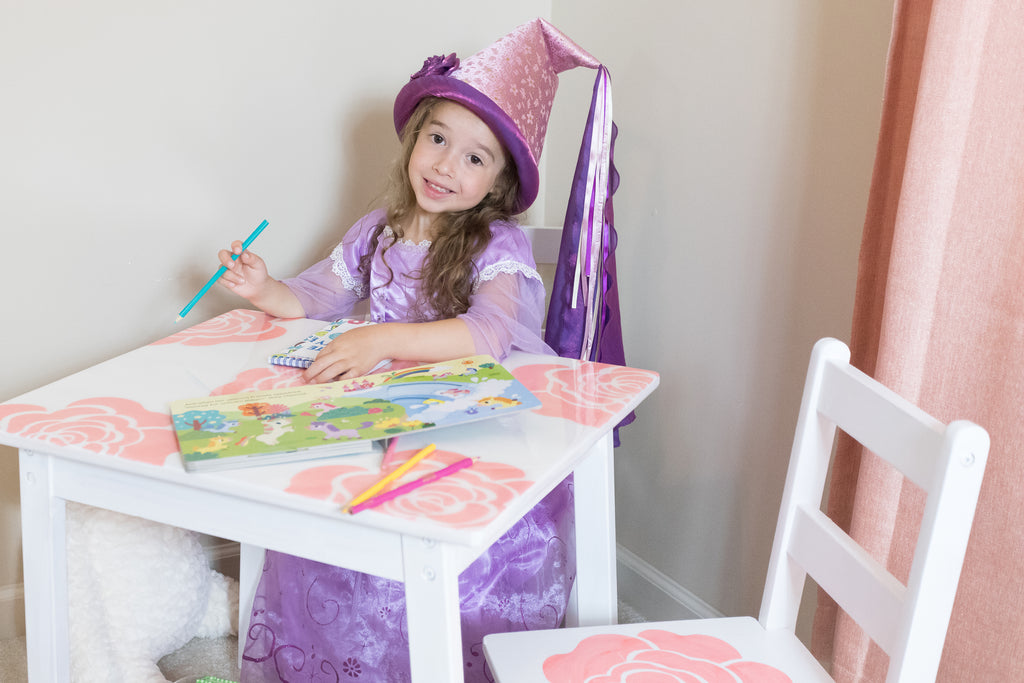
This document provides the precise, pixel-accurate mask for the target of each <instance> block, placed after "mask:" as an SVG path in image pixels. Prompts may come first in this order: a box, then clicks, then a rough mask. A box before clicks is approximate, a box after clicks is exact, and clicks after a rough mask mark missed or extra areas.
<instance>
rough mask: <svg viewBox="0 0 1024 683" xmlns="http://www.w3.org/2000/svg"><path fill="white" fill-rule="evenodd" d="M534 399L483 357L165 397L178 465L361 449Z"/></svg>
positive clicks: (232, 463)
mask: <svg viewBox="0 0 1024 683" xmlns="http://www.w3.org/2000/svg"><path fill="white" fill-rule="evenodd" d="M537 407H540V401H539V400H538V399H537V398H536V397H535V396H534V395H533V394H531V393H530V391H529V390H528V389H526V387H525V386H523V385H522V384H521V383H520V382H519V381H518V380H517V379H516V378H515V377H513V376H512V373H510V372H509V371H508V370H507V369H506V368H505V367H503V366H502V365H500V364H499V363H498V362H496V361H495V360H494V359H493V358H492V357H490V356H470V357H468V358H460V359H456V360H451V361H445V362H441V363H430V364H425V365H419V366H415V367H411V368H404V369H401V370H390V371H387V372H382V373H377V374H373V375H366V376H365V377H357V378H354V379H349V380H342V381H339V382H331V383H327V384H309V385H304V386H299V387H289V388H282V389H270V390H266V391H256V392H247V393H242V394H231V395H222V396H209V397H204V398H194V399H186V400H179V401H174V402H172V403H171V415H172V417H173V420H174V428H175V432H176V434H177V437H178V445H179V449H180V451H181V454H182V459H183V461H184V465H185V469H187V470H189V471H197V470H210V469H218V468H226V467H242V466H248V465H256V464H263V463H273V462H282V461H291V460H299V459H308V458H312V457H328V456H334V455H344V454H348V453H365V452H367V450H368V449H370V448H372V447H374V446H375V447H377V448H379V445H378V444H371V442H374V441H377V440H380V439H386V438H388V437H392V436H397V435H399V434H406V433H409V432H415V431H423V430H427V429H436V428H440V427H448V426H452V425H458V424H463V423H466V422H471V421H476V420H483V419H487V418H491V417H496V416H499V415H505V414H509V413H512V412H514V411H518V410H527V409H531V408H537Z"/></svg>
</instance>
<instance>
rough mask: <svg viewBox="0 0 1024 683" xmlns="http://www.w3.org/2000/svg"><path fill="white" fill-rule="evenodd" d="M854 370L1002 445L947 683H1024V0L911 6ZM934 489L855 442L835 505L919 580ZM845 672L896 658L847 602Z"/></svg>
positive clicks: (894, 50) (900, 34) (904, 4)
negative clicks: (920, 533)
mask: <svg viewBox="0 0 1024 683" xmlns="http://www.w3.org/2000/svg"><path fill="white" fill-rule="evenodd" d="M851 347H852V352H853V362H854V364H855V365H857V366H858V367H860V368H861V369H863V370H864V371H865V372H867V373H868V374H870V375H873V376H875V377H877V378H878V379H879V380H881V381H882V382H884V383H885V384H887V385H889V386H890V387H892V388H893V389H894V390H896V391H897V392H899V393H900V394H902V395H904V396H905V397H907V398H908V399H910V400H911V401H914V402H915V403H918V404H919V405H921V406H922V407H923V408H924V409H925V410H927V411H929V412H931V413H932V414H934V415H935V416H936V417H938V418H939V419H942V420H944V421H948V420H952V419H958V418H966V419H970V420H973V421H975V422H977V423H978V424H980V425H982V426H983V427H985V428H986V429H987V430H988V432H989V434H990V436H991V438H992V448H991V452H990V455H989V461H988V467H987V470H986V474H985V481H984V484H983V487H982V492H981V499H980V502H979V504H978V511H977V516H976V518H975V522H974V528H973V531H972V536H971V541H970V544H969V547H968V550H967V559H966V561H965V564H964V571H963V574H962V577H961V580H960V588H959V591H958V593H957V599H956V604H955V607H954V611H953V617H952V621H951V623H950V628H949V633H948V635H947V638H946V645H945V651H944V653H943V660H942V665H941V667H940V670H939V680H940V681H950V682H953V681H955V682H957V683H959V682H961V681H1024V1H1017V2H1014V1H1011V0H932V1H930V2H929V1H928V0H897V1H896V6H895V12H894V19H893V34H892V43H891V45H890V52H889V60H888V66H887V72H886V84H885V100H884V105H883V115H882V121H881V131H880V136H879V144H878V150H877V155H876V160H875V169H874V176H873V179H872V187H871V196H870V200H869V205H868V211H867V218H866V222H865V227H864V236H863V241H862V244H861V254H860V266H859V273H858V282H857V294H856V302H855V307H854V320H853V335H852V344H851ZM920 510H921V501H920V500H919V495H918V492H917V491H916V489H914V487H913V486H912V485H910V484H907V483H905V482H904V480H903V479H902V477H900V476H899V475H895V474H894V473H893V472H892V471H890V470H888V469H887V468H886V467H885V466H884V465H882V464H880V463H879V462H878V461H877V460H876V459H875V458H874V456H871V455H865V454H862V453H861V452H859V451H858V450H856V449H855V448H854V447H853V444H852V443H850V442H844V443H842V444H841V446H840V453H839V456H838V462H837V467H836V470H835V473H834V476H833V480H832V484H831V490H830V498H829V514H830V515H832V516H833V518H834V519H836V521H837V522H838V523H839V524H840V525H842V526H844V528H847V529H850V531H851V533H852V534H853V535H854V537H855V538H858V539H859V540H860V541H861V542H862V543H865V544H866V545H867V546H868V547H869V548H871V549H872V551H873V552H875V553H876V556H877V557H878V558H879V560H881V561H883V562H885V563H887V564H888V566H889V567H890V568H891V569H892V570H893V571H895V572H896V573H897V575H898V576H900V575H901V576H902V577H903V578H904V579H905V578H906V575H907V573H908V571H909V566H910V561H911V557H910V556H909V555H908V553H907V552H906V549H907V548H908V547H910V545H911V544H912V543H913V541H914V540H915V539H916V532H917V524H918V520H919V517H920ZM814 648H815V650H816V653H817V654H818V655H819V656H823V657H826V658H827V657H829V656H831V659H832V662H833V675H834V676H835V678H836V680H837V681H840V682H843V681H882V680H884V678H885V672H886V666H887V657H886V655H885V654H884V653H883V652H881V650H879V649H878V648H877V646H875V645H874V644H872V643H870V642H869V641H868V640H867V639H866V637H865V636H864V635H863V633H862V632H861V631H860V630H859V629H858V628H857V627H856V625H855V624H853V622H852V621H851V620H850V619H849V618H848V617H847V616H846V615H844V614H841V613H837V609H836V607H835V605H834V603H832V602H831V601H829V600H822V601H820V603H819V607H818V612H817V614H816V616H815V623H814Z"/></svg>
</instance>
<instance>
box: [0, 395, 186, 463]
mask: <svg viewBox="0 0 1024 683" xmlns="http://www.w3.org/2000/svg"><path fill="white" fill-rule="evenodd" d="M0 427H2V428H3V430H4V431H5V432H8V433H10V434H17V435H19V436H22V437H25V438H30V439H38V440H40V441H45V442H47V443H51V444H54V445H57V446H68V447H74V446H79V445H82V446H83V447H84V448H85V449H86V450H89V451H93V452H95V453H98V454H101V455H112V456H115V457H119V458H125V459H127V460H137V461H139V462H147V463H151V464H154V465H163V464H164V461H165V460H166V459H167V456H168V455H171V454H172V453H177V452H178V443H177V441H176V440H175V438H174V431H173V429H172V428H171V418H170V415H168V414H166V413H154V412H152V411H149V410H146V409H145V408H143V407H142V406H141V405H139V404H138V403H136V402H135V401H129V400H127V399H123V398H113V397H100V398H86V399H82V400H80V401H75V402H74V403H72V404H70V405H68V406H66V407H64V408H59V409H57V410H54V411H48V410H46V409H45V408H43V407H42V406H37V405H29V404H17V403H15V404H7V405H0Z"/></svg>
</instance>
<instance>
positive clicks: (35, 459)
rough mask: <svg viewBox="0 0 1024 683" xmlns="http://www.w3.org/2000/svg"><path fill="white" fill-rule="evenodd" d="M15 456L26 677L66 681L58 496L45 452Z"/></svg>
mask: <svg viewBox="0 0 1024 683" xmlns="http://www.w3.org/2000/svg"><path fill="white" fill-rule="evenodd" d="M19 458H20V460H19V462H20V476H21V547H22V556H23V561H24V570H25V579H24V583H25V643H26V649H27V651H28V678H29V681H32V682H33V683H36V682H38V683H50V682H51V681H66V680H68V678H69V676H70V672H69V668H70V667H69V665H70V655H69V645H68V583H67V548H66V545H65V535H64V534H65V531H64V529H65V517H64V501H63V500H62V499H60V498H56V497H55V496H54V495H53V491H52V479H51V472H52V466H53V461H52V459H51V458H50V457H49V456H46V455H43V454H40V453H33V452H30V451H24V450H23V451H21V452H20V455H19Z"/></svg>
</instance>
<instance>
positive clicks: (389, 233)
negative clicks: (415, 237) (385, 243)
mask: <svg viewBox="0 0 1024 683" xmlns="http://www.w3.org/2000/svg"><path fill="white" fill-rule="evenodd" d="M381 234H382V235H383V236H384V237H390V238H391V239H392V241H394V239H395V232H394V230H392V229H391V226H390V225H385V226H384V231H383V232H382V233H381ZM398 244H401V245H403V246H406V247H414V248H416V249H419V250H421V251H426V250H427V249H430V240H423V241H421V242H418V243H417V242H413V241H412V240H407V239H405V238H404V237H403V238H402V239H400V240H398Z"/></svg>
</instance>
